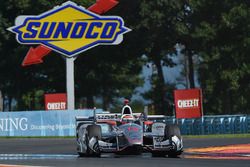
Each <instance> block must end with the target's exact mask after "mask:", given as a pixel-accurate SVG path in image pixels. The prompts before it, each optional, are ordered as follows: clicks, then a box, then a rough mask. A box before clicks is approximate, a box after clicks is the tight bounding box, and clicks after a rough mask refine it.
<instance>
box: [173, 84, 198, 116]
mask: <svg viewBox="0 0 250 167" xmlns="http://www.w3.org/2000/svg"><path fill="white" fill-rule="evenodd" d="M174 100H175V112H176V118H199V117H201V116H202V92H201V89H184V90H175V91H174Z"/></svg>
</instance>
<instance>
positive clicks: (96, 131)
mask: <svg viewBox="0 0 250 167" xmlns="http://www.w3.org/2000/svg"><path fill="white" fill-rule="evenodd" d="M86 130H87V134H86V136H85V140H86V145H87V150H86V153H78V154H79V156H80V157H84V156H85V157H86V156H87V157H99V156H100V154H101V153H100V150H99V145H98V140H100V139H101V127H100V126H99V125H89V126H87V128H86ZM92 137H95V138H96V139H97V142H96V143H95V144H94V146H93V148H94V149H95V150H96V152H95V151H93V150H92V149H91V148H90V147H89V142H90V140H91V138H92Z"/></svg>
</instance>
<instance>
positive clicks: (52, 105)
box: [44, 93, 67, 110]
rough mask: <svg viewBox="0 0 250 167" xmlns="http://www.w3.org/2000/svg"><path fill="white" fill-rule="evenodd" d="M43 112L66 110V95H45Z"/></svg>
mask: <svg viewBox="0 0 250 167" xmlns="http://www.w3.org/2000/svg"><path fill="white" fill-rule="evenodd" d="M44 96H45V110H66V109H67V95H66V93H55V94H45V95H44Z"/></svg>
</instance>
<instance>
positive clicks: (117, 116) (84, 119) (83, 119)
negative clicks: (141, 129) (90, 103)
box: [76, 113, 166, 123]
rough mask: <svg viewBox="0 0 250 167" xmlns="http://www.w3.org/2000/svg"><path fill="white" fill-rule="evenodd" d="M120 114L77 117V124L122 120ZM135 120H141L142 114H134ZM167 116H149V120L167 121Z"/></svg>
mask: <svg viewBox="0 0 250 167" xmlns="http://www.w3.org/2000/svg"><path fill="white" fill-rule="evenodd" d="M121 115H122V114H120V113H103V114H96V115H95V116H92V117H83V116H79V117H78V116H77V117H76V122H86V123H88V122H96V121H98V120H117V121H118V120H120V118H121ZM133 115H134V117H135V118H140V117H141V113H134V114H133ZM165 118H166V116H164V115H148V116H147V119H148V120H151V121H154V120H165Z"/></svg>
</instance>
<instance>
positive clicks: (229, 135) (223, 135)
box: [183, 134, 250, 139]
mask: <svg viewBox="0 0 250 167" xmlns="http://www.w3.org/2000/svg"><path fill="white" fill-rule="evenodd" d="M183 138H186V139H195V138H250V134H212V135H183Z"/></svg>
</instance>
